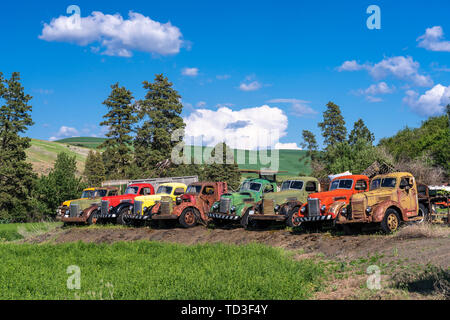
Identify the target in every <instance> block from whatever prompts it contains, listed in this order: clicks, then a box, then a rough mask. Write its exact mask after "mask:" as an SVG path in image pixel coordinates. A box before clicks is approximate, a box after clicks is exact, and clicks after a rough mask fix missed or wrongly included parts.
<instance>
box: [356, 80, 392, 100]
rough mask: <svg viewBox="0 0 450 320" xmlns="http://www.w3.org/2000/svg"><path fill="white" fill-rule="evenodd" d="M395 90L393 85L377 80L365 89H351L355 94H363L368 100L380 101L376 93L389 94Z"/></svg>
mask: <svg viewBox="0 0 450 320" xmlns="http://www.w3.org/2000/svg"><path fill="white" fill-rule="evenodd" d="M394 91H395V87H394V86H392V87H390V86H389V85H388V84H387V83H386V82H383V81H382V82H379V83H376V84H372V85H370V86H369V87H368V88H366V89H359V90H357V91H353V93H354V94H355V95H364V96H366V99H367V100H368V101H369V102H381V101H383V100H382V99H381V98H380V97H377V95H382V94H391V93H393V92H394Z"/></svg>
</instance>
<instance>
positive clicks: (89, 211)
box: [84, 204, 99, 219]
mask: <svg viewBox="0 0 450 320" xmlns="http://www.w3.org/2000/svg"><path fill="white" fill-rule="evenodd" d="M98 209H99V206H98V204H94V205H92V206H90V207H89V208H87V209H85V210H84V216H85V217H86V218H87V219H89V217H90V216H91V214H92V213H93V212H94V211H96V210H98Z"/></svg>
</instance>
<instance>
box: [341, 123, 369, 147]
mask: <svg viewBox="0 0 450 320" xmlns="http://www.w3.org/2000/svg"><path fill="white" fill-rule="evenodd" d="M358 139H361V140H364V141H367V142H368V143H369V144H372V143H373V141H374V140H375V137H374V135H373V133H372V132H370V130H369V129H368V128H367V127H366V125H365V124H364V121H363V120H362V119H359V120H358V121H356V122H355V124H354V125H353V129H352V131H351V132H350V135H349V137H348V142H349V143H350V145H354V144H356V142H357V141H358Z"/></svg>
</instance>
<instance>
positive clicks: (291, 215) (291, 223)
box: [286, 207, 301, 228]
mask: <svg viewBox="0 0 450 320" xmlns="http://www.w3.org/2000/svg"><path fill="white" fill-rule="evenodd" d="M298 210H300V207H294V208H293V209H292V210H291V211H289V213H288V215H287V218H286V224H287V225H288V226H289V227H291V228H295V227H298V226H300V224H301V222H295V221H294V220H295V218H297V217H298Z"/></svg>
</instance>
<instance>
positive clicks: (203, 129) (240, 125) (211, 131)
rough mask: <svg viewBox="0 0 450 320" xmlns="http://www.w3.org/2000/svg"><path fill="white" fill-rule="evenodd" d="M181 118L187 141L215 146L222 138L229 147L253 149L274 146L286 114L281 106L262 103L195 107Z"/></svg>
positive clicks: (283, 131) (284, 126)
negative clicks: (258, 105) (255, 105)
mask: <svg viewBox="0 0 450 320" xmlns="http://www.w3.org/2000/svg"><path fill="white" fill-rule="evenodd" d="M184 122H185V123H186V129H185V139H186V143H188V144H196V145H199V144H202V145H206V146H215V145H216V144H217V143H219V142H222V141H225V142H226V143H227V145H229V146H230V147H232V148H238V149H252V150H255V149H258V148H261V149H264V148H269V147H274V146H275V145H276V143H278V139H279V138H281V137H283V136H285V135H286V129H287V125H288V118H287V116H286V115H285V114H284V112H283V110H281V109H279V108H277V107H269V106H267V105H263V106H261V107H254V108H245V109H241V110H237V111H235V110H232V109H230V108H228V107H221V108H219V109H217V110H207V109H199V110H196V111H195V112H193V113H191V114H190V115H189V116H187V117H186V118H184Z"/></svg>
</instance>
